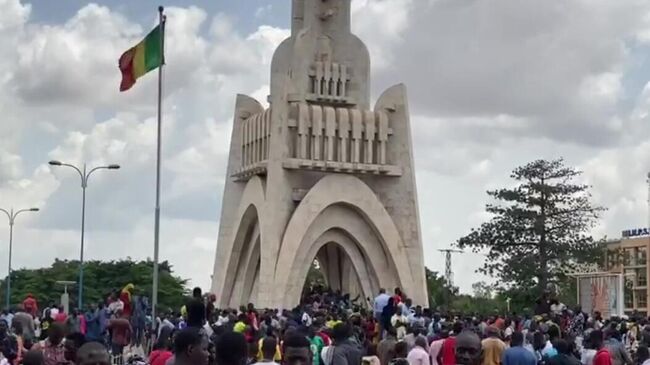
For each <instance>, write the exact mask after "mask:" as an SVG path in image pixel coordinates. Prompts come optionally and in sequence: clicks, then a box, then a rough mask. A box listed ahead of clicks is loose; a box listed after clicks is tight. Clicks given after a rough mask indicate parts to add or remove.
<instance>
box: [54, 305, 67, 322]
mask: <svg viewBox="0 0 650 365" xmlns="http://www.w3.org/2000/svg"><path fill="white" fill-rule="evenodd" d="M66 320H68V315H67V314H66V313H65V311H63V307H62V306H60V307H59V313H58V314H57V315H56V316H55V317H54V322H57V323H65V321H66Z"/></svg>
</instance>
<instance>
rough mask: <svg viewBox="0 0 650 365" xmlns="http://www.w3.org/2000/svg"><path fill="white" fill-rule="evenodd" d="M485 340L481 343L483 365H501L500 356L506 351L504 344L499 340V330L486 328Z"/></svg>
mask: <svg viewBox="0 0 650 365" xmlns="http://www.w3.org/2000/svg"><path fill="white" fill-rule="evenodd" d="M486 334H487V336H488V337H487V338H486V339H484V340H483V341H482V342H481V346H482V347H483V365H499V364H501V356H502V355H503V352H504V351H505V350H506V344H505V343H504V342H503V341H501V339H500V338H499V329H498V328H496V327H492V326H490V327H488V328H487V329H486Z"/></svg>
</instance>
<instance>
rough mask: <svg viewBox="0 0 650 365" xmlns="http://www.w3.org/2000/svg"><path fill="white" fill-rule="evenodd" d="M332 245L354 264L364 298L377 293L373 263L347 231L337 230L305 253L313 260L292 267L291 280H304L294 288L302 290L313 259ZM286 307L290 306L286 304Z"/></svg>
mask: <svg viewBox="0 0 650 365" xmlns="http://www.w3.org/2000/svg"><path fill="white" fill-rule="evenodd" d="M332 243H333V244H335V245H336V246H338V247H340V248H341V250H342V251H343V252H344V253H345V254H346V256H347V257H348V258H349V259H350V261H351V262H352V268H353V270H354V271H355V274H356V278H358V279H359V281H360V284H361V289H362V291H363V294H364V298H365V297H366V296H372V295H373V293H375V292H377V291H378V290H379V284H378V282H379V280H378V278H377V273H376V272H375V271H374V270H372V269H373V268H372V265H371V263H370V262H368V258H367V257H366V256H365V255H364V253H363V251H362V250H361V249H360V247H359V245H358V244H357V243H356V242H354V240H352V239H351V238H350V236H349V235H348V234H347V233H346V232H345V231H343V230H341V229H336V228H335V229H330V230H328V231H326V232H325V233H323V234H322V235H321V236H320V237H319V238H318V239H317V240H316V241H314V243H313V244H312V246H311V247H310V249H309V251H308V252H306V253H305V256H306V257H311V258H312V259H311V260H306V261H296V265H294V267H292V271H293V272H292V274H291V278H294V279H295V280H296V282H299V281H300V280H301V278H302V284H298V286H296V285H295V284H294V287H300V288H301V289H302V285H304V281H305V278H306V277H307V273H308V272H309V267H310V266H311V263H312V261H313V259H314V258H316V257H317V255H318V253H319V251H321V249H323V248H324V247H326V246H327V245H328V244H332ZM348 279H349V278H348ZM353 279H355V278H353ZM344 280H345V279H344ZM301 291H302V290H301ZM287 294H288V295H287V296H291V295H294V293H287ZM292 299H293V298H287V302H291V300H292ZM285 305H288V304H287V303H285Z"/></svg>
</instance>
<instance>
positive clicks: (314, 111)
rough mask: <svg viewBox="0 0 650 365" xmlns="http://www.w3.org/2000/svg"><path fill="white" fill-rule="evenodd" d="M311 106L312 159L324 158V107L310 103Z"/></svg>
mask: <svg viewBox="0 0 650 365" xmlns="http://www.w3.org/2000/svg"><path fill="white" fill-rule="evenodd" d="M310 108H311V136H312V138H311V159H312V160H322V159H323V157H322V149H321V146H322V144H323V108H321V107H320V106H319V105H310Z"/></svg>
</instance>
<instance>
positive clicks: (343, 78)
mask: <svg viewBox="0 0 650 365" xmlns="http://www.w3.org/2000/svg"><path fill="white" fill-rule="evenodd" d="M347 87H348V67H347V66H346V65H341V89H340V93H339V94H340V96H341V97H342V98H344V97H346V96H348V95H347V93H348V91H347Z"/></svg>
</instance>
